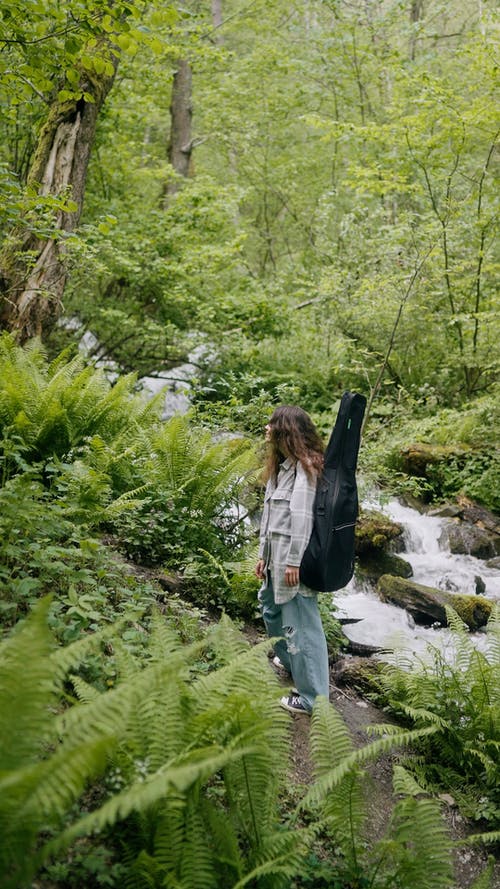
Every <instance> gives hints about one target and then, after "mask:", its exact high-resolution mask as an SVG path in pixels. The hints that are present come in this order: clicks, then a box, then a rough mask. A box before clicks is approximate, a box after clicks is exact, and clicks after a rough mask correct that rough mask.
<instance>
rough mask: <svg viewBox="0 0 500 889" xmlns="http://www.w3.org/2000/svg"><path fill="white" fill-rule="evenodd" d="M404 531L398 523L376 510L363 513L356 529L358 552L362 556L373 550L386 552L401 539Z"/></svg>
mask: <svg viewBox="0 0 500 889" xmlns="http://www.w3.org/2000/svg"><path fill="white" fill-rule="evenodd" d="M402 533H403V529H402V527H401V525H399V524H398V523H397V522H393V521H391V519H389V518H387V516H385V515H383V514H382V513H381V512H377V511H376V510H367V511H363V512H362V513H361V515H360V517H359V521H358V524H357V527H356V552H357V554H358V555H362V554H363V553H366V552H373V550H378V551H381V550H385V549H387V548H388V546H389V544H390V543H391V542H392V541H393V540H396V539H397V538H398V537H401V535H402Z"/></svg>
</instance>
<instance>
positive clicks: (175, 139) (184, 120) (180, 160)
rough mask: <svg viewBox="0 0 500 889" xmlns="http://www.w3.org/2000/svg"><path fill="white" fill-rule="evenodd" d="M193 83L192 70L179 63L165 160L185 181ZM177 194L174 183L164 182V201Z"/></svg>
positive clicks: (185, 64)
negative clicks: (165, 183)
mask: <svg viewBox="0 0 500 889" xmlns="http://www.w3.org/2000/svg"><path fill="white" fill-rule="evenodd" d="M192 82H193V74H192V71H191V66H190V64H189V62H187V61H186V59H180V60H179V62H178V64H177V71H176V72H175V74H174V80H173V84H172V100H171V103H170V141H169V145H168V152H167V156H168V160H169V163H170V164H171V165H172V167H173V169H174V170H175V172H176V173H177V174H178V175H179V176H183V177H184V178H185V177H187V176H188V175H189V174H190V172H191V152H192V150H193V140H192V135H191V120H192V114H193V110H192ZM178 190H179V183H178V181H177V179H173V180H170V181H169V182H167V185H166V187H165V199H166V200H168V195H171V194H175V193H176V192H177V191H178Z"/></svg>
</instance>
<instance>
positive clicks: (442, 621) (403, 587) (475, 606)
mask: <svg viewBox="0 0 500 889" xmlns="http://www.w3.org/2000/svg"><path fill="white" fill-rule="evenodd" d="M377 591H378V594H379V596H380V598H381V599H382V601H383V602H391V603H392V604H393V605H398V606H399V607H400V608H406V610H407V611H408V612H409V613H410V614H411V615H412V617H413V619H414V620H415V623H417V624H423V625H424V626H432V625H433V624H434V623H435V622H437V623H438V624H439V625H440V626H446V625H447V620H446V606H447V605H448V606H450V607H451V608H453V609H454V610H455V611H456V612H457V614H458V615H459V617H460V618H461V619H462V620H463V622H464V623H465V624H466V625H467V626H468V627H469V629H470V630H477V629H479V627H482V626H484V625H485V624H486V623H487V621H488V618H489V616H490V614H491V608H492V604H491V602H490V601H489V600H488V599H485V598H483V597H482V596H468V595H462V594H457V593H447V592H445V591H444V590H438V589H435V588H434V587H428V586H423V584H420V583H415V582H414V581H411V580H405V579H404V578H402V577H392V576H391V575H389V574H384V575H383V576H382V577H381V578H380V580H379V582H378V585H377Z"/></svg>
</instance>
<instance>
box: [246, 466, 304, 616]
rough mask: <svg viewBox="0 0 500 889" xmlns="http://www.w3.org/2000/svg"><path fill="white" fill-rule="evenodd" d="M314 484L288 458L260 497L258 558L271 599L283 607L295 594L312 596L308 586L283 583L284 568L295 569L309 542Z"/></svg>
mask: <svg viewBox="0 0 500 889" xmlns="http://www.w3.org/2000/svg"><path fill="white" fill-rule="evenodd" d="M315 496H316V481H315V480H312V481H311V479H309V478H308V476H307V474H306V472H305V470H304V467H303V466H302V464H301V463H300V462H298V463H297V464H295V463H294V462H293V461H292V460H290V458H288V459H286V460H285V461H284V462H283V463H282V464H281V467H280V470H279V473H278V479H277V482H276V483H274V482H273V481H272V480H271V479H269V481H268V483H267V486H266V493H265V497H264V510H263V513H262V520H261V525H260V547H259V558H261V559H264V561H265V563H266V567H267V569H268V570H269V571H270V572H271V578H272V582H273V590H274V599H275V602H276V603H277V604H283V603H284V602H289V601H290V599H293V598H294V596H296V595H297V593H301V594H302V595H303V596H313V595H315V594H314V593H313V591H312V590H310V589H309V587H306V586H304V584H302V583H300V582H299V583H298V584H297V585H296V586H292V587H289V586H287V585H286V583H285V568H286V566H287V565H290V566H296V567H298V566H299V565H300V563H301V561H302V556H303V555H304V551H305V549H306V546H307V544H308V543H309V538H310V536H311V531H312V527H313V505H314V498H315Z"/></svg>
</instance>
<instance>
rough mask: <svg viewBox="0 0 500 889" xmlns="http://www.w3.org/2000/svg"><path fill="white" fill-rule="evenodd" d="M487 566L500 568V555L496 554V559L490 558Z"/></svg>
mask: <svg viewBox="0 0 500 889" xmlns="http://www.w3.org/2000/svg"><path fill="white" fill-rule="evenodd" d="M486 567H487V568H493V570H495V569H498V570H500V556H495V558H494V559H488V561H487V562H486Z"/></svg>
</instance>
